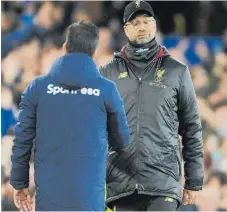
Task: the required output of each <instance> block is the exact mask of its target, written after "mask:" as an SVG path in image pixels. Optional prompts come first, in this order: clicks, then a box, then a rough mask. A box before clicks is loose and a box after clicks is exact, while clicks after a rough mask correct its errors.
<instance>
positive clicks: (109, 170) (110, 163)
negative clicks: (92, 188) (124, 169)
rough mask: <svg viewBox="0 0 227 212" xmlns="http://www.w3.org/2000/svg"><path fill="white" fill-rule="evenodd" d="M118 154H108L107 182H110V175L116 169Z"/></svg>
mask: <svg viewBox="0 0 227 212" xmlns="http://www.w3.org/2000/svg"><path fill="white" fill-rule="evenodd" d="M117 155H118V153H117V152H115V151H111V152H108V156H107V167H106V170H107V171H106V181H108V180H109V178H110V175H111V173H112V171H113V169H114V161H115V160H114V159H116V157H117Z"/></svg>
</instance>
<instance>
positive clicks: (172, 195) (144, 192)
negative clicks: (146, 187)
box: [106, 190, 182, 204]
mask: <svg viewBox="0 0 227 212" xmlns="http://www.w3.org/2000/svg"><path fill="white" fill-rule="evenodd" d="M135 191H136V190H133V191H130V192H125V193H121V194H118V195H116V196H113V197H109V198H107V200H106V203H107V204H108V203H111V202H113V201H115V200H118V199H120V198H122V197H126V196H129V195H131V194H133V193H134V192H135ZM137 191H138V194H145V195H150V196H164V197H172V198H174V199H176V200H177V201H178V203H179V204H180V203H181V202H182V200H181V198H180V197H179V196H177V195H176V194H170V193H163V192H151V191H140V190H137Z"/></svg>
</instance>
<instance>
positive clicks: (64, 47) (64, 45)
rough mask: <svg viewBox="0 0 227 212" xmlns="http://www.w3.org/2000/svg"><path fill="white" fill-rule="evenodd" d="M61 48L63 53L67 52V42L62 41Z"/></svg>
mask: <svg viewBox="0 0 227 212" xmlns="http://www.w3.org/2000/svg"><path fill="white" fill-rule="evenodd" d="M62 48H63V52H64V54H67V53H68V52H67V43H64V44H63V47H62Z"/></svg>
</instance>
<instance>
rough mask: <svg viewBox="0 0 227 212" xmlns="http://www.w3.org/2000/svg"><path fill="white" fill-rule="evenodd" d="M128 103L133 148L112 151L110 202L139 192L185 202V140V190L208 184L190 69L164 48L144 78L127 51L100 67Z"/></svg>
mask: <svg viewBox="0 0 227 212" xmlns="http://www.w3.org/2000/svg"><path fill="white" fill-rule="evenodd" d="M100 71H101V73H102V74H103V75H104V76H105V77H107V78H108V79H110V80H113V81H114V82H115V83H116V85H117V87H118V89H119V92H120V94H121V97H122V98H123V100H124V105H125V110H126V115H127V120H128V124H129V128H130V132H131V134H130V136H131V140H130V144H129V145H128V147H127V148H126V149H125V151H124V152H123V153H117V152H111V153H110V154H109V157H108V167H107V203H109V202H111V201H113V200H115V199H118V198H120V197H123V196H127V195H130V194H131V193H133V192H134V191H135V190H138V192H139V194H148V195H155V196H156V195H158V196H168V197H172V198H176V199H177V200H179V201H180V200H181V190H182V186H183V185H182V182H181V180H182V179H181V178H182V169H181V164H182V158H181V146H180V139H179V135H181V136H182V144H183V160H184V162H185V165H184V168H185V177H186V184H185V188H187V189H191V190H200V189H201V188H202V184H203V143H202V128H201V122H200V116H199V112H198V107H197V103H196V96H195V92H194V88H193V84H192V80H191V77H190V73H189V71H188V68H187V67H186V66H185V65H184V64H182V63H180V62H179V61H177V60H175V59H173V58H172V57H171V56H170V55H169V54H168V53H167V51H166V50H165V49H164V48H161V47H160V50H159V52H158V54H156V56H155V58H154V59H153V62H152V63H151V64H150V67H149V68H148V70H147V71H146V73H145V75H144V77H143V78H139V77H137V76H136V74H135V70H133V69H132V66H131V63H130V61H129V59H128V58H127V57H126V55H125V53H124V51H122V52H121V53H118V54H115V56H114V58H113V60H112V61H111V62H110V63H108V64H107V65H105V66H104V67H102V68H101V70H100Z"/></svg>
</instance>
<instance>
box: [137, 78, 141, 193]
mask: <svg viewBox="0 0 227 212" xmlns="http://www.w3.org/2000/svg"><path fill="white" fill-rule="evenodd" d="M137 80H138V91H137V124H136V160H137V163H136V165H137V166H136V167H137V173H138V169H139V157H138V145H139V135H140V125H139V120H140V87H141V84H142V78H141V77H138V78H137ZM136 190H138V184H136Z"/></svg>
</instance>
